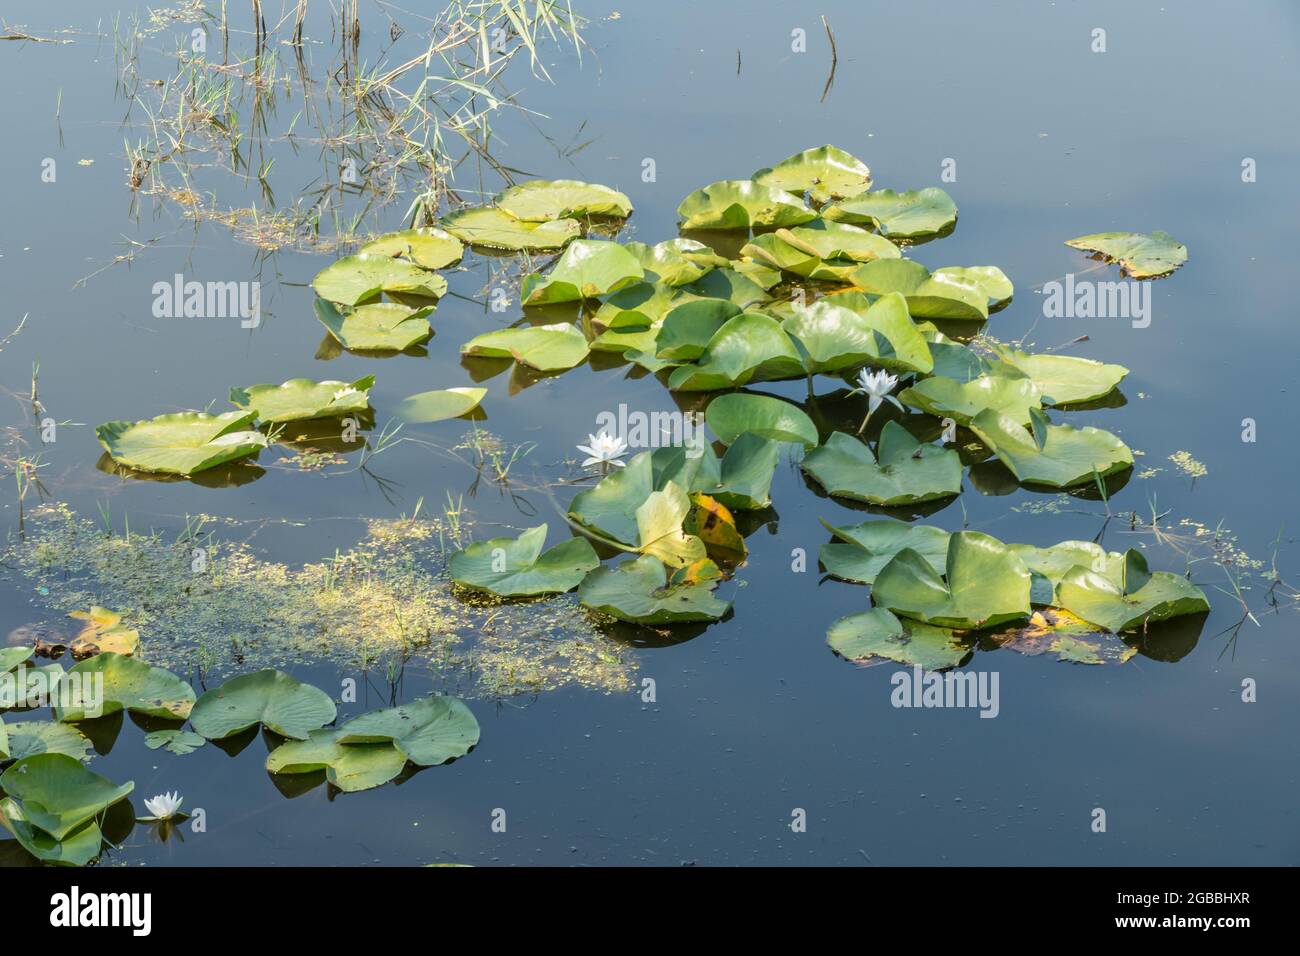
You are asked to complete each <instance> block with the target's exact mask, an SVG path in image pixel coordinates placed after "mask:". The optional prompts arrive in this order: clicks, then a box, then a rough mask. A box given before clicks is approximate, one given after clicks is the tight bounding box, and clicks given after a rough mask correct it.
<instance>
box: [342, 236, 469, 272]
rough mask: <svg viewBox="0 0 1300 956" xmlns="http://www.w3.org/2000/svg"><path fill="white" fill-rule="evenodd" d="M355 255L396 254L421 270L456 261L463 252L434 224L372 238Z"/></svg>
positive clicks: (460, 245)
mask: <svg viewBox="0 0 1300 956" xmlns="http://www.w3.org/2000/svg"><path fill="white" fill-rule="evenodd" d="M357 253H358V254H359V255H375V256H400V257H401V258H403V259H409V260H411V261H412V262H414V263H415V264H416V265H417V266H420V267H421V268H423V269H443V268H446V267H447V266H450V265H454V264H455V263H457V262H460V259H461V256H463V255H464V254H465V247H464V246H463V245H462V244H461V241H460V240H459V239H457V238H456V237H455V236H453V235H452V234H451V233H449V232H444V231H443V230H441V229H438V228H436V227H427V228H420V229H404V230H402V231H401V232H390V233H388V234H387V235H385V236H380V237H379V238H378V239H372V240H371V241H370V242H367V243H366V244H365V245H364V246H362V247H361V248H360V249H358V250H357Z"/></svg>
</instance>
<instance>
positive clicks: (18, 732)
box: [0, 720, 92, 761]
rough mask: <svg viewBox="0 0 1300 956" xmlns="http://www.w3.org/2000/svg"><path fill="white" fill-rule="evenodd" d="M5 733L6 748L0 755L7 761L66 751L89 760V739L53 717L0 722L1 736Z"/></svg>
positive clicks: (74, 756) (70, 754)
mask: <svg viewBox="0 0 1300 956" xmlns="http://www.w3.org/2000/svg"><path fill="white" fill-rule="evenodd" d="M6 731H7V732H8V749H7V750H5V749H4V748H0V755H3V756H4V757H5V758H6V759H9V760H22V759H23V758H24V757H31V756H33V755H35V754H44V753H54V754H65V755H66V756H69V757H73V758H75V759H77V760H83V761H84V760H89V759H90V751H91V749H92V748H91V743H90V740H89V739H87V738H86V736H85V735H84V734H83V733H82V732H81V731H79V730H77V728H76V727H72V726H69V725H68V724H62V723H59V722H58V721H56V720H31V721H19V722H17V723H12V724H8V725H3V724H0V738H3V737H4V736H5V732H6Z"/></svg>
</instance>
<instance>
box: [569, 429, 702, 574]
mask: <svg viewBox="0 0 1300 956" xmlns="http://www.w3.org/2000/svg"><path fill="white" fill-rule="evenodd" d="M698 470H699V458H698V457H697V458H690V457H688V455H687V449H685V448H681V447H669V448H656V449H654V450H653V451H643V452H641V453H640V454H637V455H634V456H632V458H631V459H630V460H629V461H628V463H627V465H626V466H625V467H623V468H620V469H618V470H617V471H614V472H611V473H610V474H608V475H606V476H605V477H603V478H601V479H600V481H598V482H597V483H596V484H595V485H594V486H593V487H591V488H588V489H586V490H585V491H581V492H579V493H578V494H576V495H574V497H573V500H572V501H570V502H569V508H568V517H569V520H570V521H572V522H574V523H575V524H577V525H578V526H579V527H580V528H584V529H586V530H587V531H589V532H591V533H592V534H593V535H594V536H596V537H597V538H603V539H606V540H608V541H610V542H612V543H614V544H616V545H618V546H619V547H621V548H623V549H625V550H642V549H646V548H652V547H655V542H656V540H657V538H658V537H659V536H660V535H668V537H666V538H665V539H664V541H663V543H662V544H661V545H660V546H659V547H660V548H663V547H665V546H669V545H673V544H674V543H675V544H676V545H677V546H678V547H677V550H678V551H679V555H678V558H679V559H680V558H681V557H690V559H691V560H697V559H698V558H700V557H703V556H704V555H703V550H702V549H703V544H702V543H700V544H699V546H698V548H697V546H696V545H695V544H692V543H691V542H690V541H683V540H682V539H681V538H680V537H679V534H680V529H681V526H682V521H683V520H684V519H685V516H686V514H687V512H688V511H689V509H690V502H689V496H688V494H687V491H688V490H689V489H690V488H691V486H692V483H693V482H694V480H695V476H696V474H697V472H698ZM642 509H647V510H646V511H645V512H644V513H643V512H642ZM678 514H680V518H679V519H678V520H677V522H676V525H675V526H674V525H673V517H674V516H675V515H678ZM687 537H690V536H687ZM695 541H696V542H698V541H699V539H698V538H696V539H695ZM692 555H693V557H692ZM661 557H664V555H661ZM675 563H676V564H678V565H680V564H681V563H682V562H681V561H680V560H677V561H676V562H675ZM685 563H689V561H687V562H685Z"/></svg>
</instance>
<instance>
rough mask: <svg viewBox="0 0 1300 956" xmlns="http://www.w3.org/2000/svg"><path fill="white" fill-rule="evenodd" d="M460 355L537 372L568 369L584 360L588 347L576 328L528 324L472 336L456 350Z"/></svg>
mask: <svg viewBox="0 0 1300 956" xmlns="http://www.w3.org/2000/svg"><path fill="white" fill-rule="evenodd" d="M460 351H461V354H462V355H471V356H481V357H484V358H512V359H514V360H515V361H516V362H518V363H519V364H520V365H527V366H529V367H531V368H535V369H537V370H538V371H539V372H554V371H560V370H563V369H570V368H573V367H574V366H575V365H577V364H578V363H579V362H581V361H582V360H583V359H585V358H586V357H587V353H588V352H589V351H590V348H589V347H588V345H587V339H586V337H585V336H584V335H583V334H582V331H581V330H580V329H578V328H577V326H574V325H569V324H568V323H567V322H560V323H557V324H555V325H531V326H523V327H520V328H511V329H498V330H497V331H495V332H484V333H483V334H482V335H476V336H475V337H474V338H472V339H470V340H469V341H468V342H466V343H465V344H464V345H462V346H461V347H460Z"/></svg>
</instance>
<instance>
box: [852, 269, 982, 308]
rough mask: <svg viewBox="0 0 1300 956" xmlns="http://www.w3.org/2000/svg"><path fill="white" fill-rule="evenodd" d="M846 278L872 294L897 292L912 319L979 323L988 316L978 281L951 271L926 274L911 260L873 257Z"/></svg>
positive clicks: (926, 271) (927, 271)
mask: <svg viewBox="0 0 1300 956" xmlns="http://www.w3.org/2000/svg"><path fill="white" fill-rule="evenodd" d="M850 281H851V282H852V283H853V284H854V285H855V286H857V287H858V288H859V289H861V290H862V291H863V292H866V293H869V294H870V295H873V296H880V295H888V294H889V293H891V292H901V293H902V294H903V297H904V298H905V299H907V311H908V312H909V313H911V315H912V317H913V318H916V319H950V320H956V319H959V320H964V321H973V322H982V321H984V320H985V319H987V318H988V317H989V300H988V295H987V293H986V292H985V290H984V288H983V286H982V284H981V283H979V282H977V281H976V280H975V279H968V278H964V277H962V276H961V275H958V274H955V273H952V272H942V271H941V272H936V273H934V274H931V273H930V270H928V269H927V268H926V267H925V266H923V265H921V263H919V262H914V261H912V260H911V259H877V260H876V261H875V262H868V263H867V264H866V265H862V266H858V268H856V269H854V270H853V272H852V274H851V275H850Z"/></svg>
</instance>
